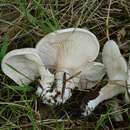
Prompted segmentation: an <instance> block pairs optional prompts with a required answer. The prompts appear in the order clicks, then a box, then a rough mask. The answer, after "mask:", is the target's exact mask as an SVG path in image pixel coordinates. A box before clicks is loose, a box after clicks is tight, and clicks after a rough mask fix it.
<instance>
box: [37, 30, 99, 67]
mask: <svg viewBox="0 0 130 130" xmlns="http://www.w3.org/2000/svg"><path fill="white" fill-rule="evenodd" d="M36 49H37V50H38V51H39V54H40V56H41V57H42V60H43V63H45V65H47V66H56V65H57V67H58V69H59V68H73V69H74V68H77V67H79V66H81V65H82V64H83V63H86V62H91V61H93V60H94V59H95V58H96V57H97V55H98V52H99V42H98V40H97V38H96V37H95V35H94V34H93V33H91V32H90V31H88V30H85V29H79V28H70V29H64V30H59V31H56V32H53V33H50V34H48V35H46V36H45V37H44V38H43V39H42V40H40V42H39V43H38V44H37V46H36ZM57 62H58V63H57ZM56 63H57V64H56Z"/></svg>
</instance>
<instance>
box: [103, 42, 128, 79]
mask: <svg viewBox="0 0 130 130" xmlns="http://www.w3.org/2000/svg"><path fill="white" fill-rule="evenodd" d="M102 57H103V62H104V65H105V67H106V69H107V73H108V77H109V78H110V80H123V81H124V80H127V64H126V61H125V59H124V58H123V56H122V55H121V53H120V50H119V48H118V46H117V45H116V43H115V42H114V41H113V40H109V41H107V43H106V44H105V46H104V49H103V53H102Z"/></svg>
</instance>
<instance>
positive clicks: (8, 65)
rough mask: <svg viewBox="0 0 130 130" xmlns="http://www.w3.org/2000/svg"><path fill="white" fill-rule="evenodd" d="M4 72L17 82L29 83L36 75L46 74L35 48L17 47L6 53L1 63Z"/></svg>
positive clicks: (21, 83)
mask: <svg viewBox="0 0 130 130" xmlns="http://www.w3.org/2000/svg"><path fill="white" fill-rule="evenodd" d="M1 67H2V70H3V72H4V73H5V74H6V75H7V76H9V77H10V78H11V79H12V80H14V81H15V82H16V83H17V84H19V85H23V84H29V83H31V82H32V81H34V80H35V79H36V77H39V76H40V77H43V75H46V70H45V67H44V64H43V63H42V61H41V59H40V57H39V55H38V54H37V50H36V49H33V48H24V49H16V50H13V51H11V52H9V53H7V54H6V55H5V57H4V58H3V60H2V64H1Z"/></svg>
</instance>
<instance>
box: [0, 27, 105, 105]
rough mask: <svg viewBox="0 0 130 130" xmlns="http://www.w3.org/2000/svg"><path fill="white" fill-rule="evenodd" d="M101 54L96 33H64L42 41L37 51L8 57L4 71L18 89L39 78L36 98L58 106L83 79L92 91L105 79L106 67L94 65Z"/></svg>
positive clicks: (61, 32) (13, 53)
mask: <svg viewBox="0 0 130 130" xmlns="http://www.w3.org/2000/svg"><path fill="white" fill-rule="evenodd" d="M98 53H99V42H98V40H97V38H96V36H95V35H94V34H93V33H91V32H90V31H88V30H85V29H79V28H69V29H63V30H58V31H55V32H52V33H50V34H48V35H46V36H45V37H43V38H42V39H41V40H40V41H39V42H38V44H37V45H36V48H35V49H33V48H25V49H17V50H13V51H11V52H9V53H7V54H6V55H5V57H4V59H3V61H2V70H3V72H4V73H5V74H6V75H7V76H9V77H10V78H11V79H12V80H14V81H15V82H16V83H17V84H19V85H22V84H29V83H31V82H32V81H34V80H35V78H36V77H39V76H40V79H39V85H38V86H37V91H36V94H37V95H38V96H41V97H42V100H43V103H46V104H51V105H52V104H56V105H57V104H60V103H64V102H65V101H66V100H68V99H69V98H70V97H71V95H72V90H73V89H74V88H75V87H79V88H81V86H82V85H79V81H80V80H81V81H82V77H85V79H87V80H88V81H87V84H88V85H87V86H88V88H91V87H93V86H94V85H95V84H96V82H97V81H98V80H100V79H101V78H102V77H103V76H104V74H105V71H104V65H103V64H101V63H98V62H93V61H94V60H95V59H96V57H97V56H98ZM51 69H53V70H54V71H55V72H54V73H53V72H51ZM81 84H82V82H81ZM84 88H85V87H84Z"/></svg>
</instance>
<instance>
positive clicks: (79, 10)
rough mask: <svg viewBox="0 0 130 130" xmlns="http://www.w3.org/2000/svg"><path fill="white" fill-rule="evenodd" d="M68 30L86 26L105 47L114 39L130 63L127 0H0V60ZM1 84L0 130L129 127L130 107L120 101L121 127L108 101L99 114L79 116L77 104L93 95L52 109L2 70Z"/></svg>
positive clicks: (83, 94)
mask: <svg viewBox="0 0 130 130" xmlns="http://www.w3.org/2000/svg"><path fill="white" fill-rule="evenodd" d="M69 27H81V28H88V29H89V30H90V31H92V32H93V33H94V34H95V35H96V36H97V37H98V39H99V41H100V45H101V48H102V47H103V45H104V43H105V41H106V40H107V39H109V38H110V39H114V40H116V41H117V42H118V44H119V47H120V49H121V51H122V53H123V55H124V56H125V58H126V59H128V53H129V44H130V1H129V0H106V1H105V0H80V2H79V1H78V0H44V1H43V0H0V43H1V44H0V60H2V58H3V56H4V55H5V54H6V52H8V51H10V50H13V49H16V48H23V47H34V46H35V45H36V43H37V42H38V41H39V40H40V38H42V37H43V36H45V34H47V33H49V32H52V31H54V30H57V29H60V28H69ZM0 86H1V87H0V130H23V129H24V130H65V129H67V130H85V129H86V130H87V129H90V130H91V129H92V130H94V129H95V130H101V129H102V130H105V129H108V128H109V129H113V130H115V129H121V128H122V129H124V130H126V129H129V128H130V124H129V121H130V115H129V108H130V107H129V106H128V105H125V104H122V103H120V104H121V108H120V109H119V110H118V113H122V114H123V116H124V121H122V122H120V123H118V122H115V121H114V120H113V118H112V115H113V114H114V113H115V112H116V111H114V112H113V111H111V107H106V106H107V105H106V103H105V102H104V103H103V104H101V105H100V106H99V107H98V108H97V109H96V111H95V112H94V113H95V114H92V116H90V117H88V118H86V119H82V118H81V117H80V116H78V115H77V113H78V111H79V109H80V108H79V102H81V101H82V100H83V101H84V99H90V98H91V95H90V96H89V93H86V92H79V91H75V92H74V98H73V97H72V99H71V101H70V102H68V103H66V104H65V105H63V106H60V107H53V108H52V107H50V106H47V105H44V104H42V102H41V100H40V99H38V98H37V97H36V95H35V89H34V88H33V87H32V86H31V85H30V86H28V87H26V86H17V85H16V84H15V83H13V82H12V81H11V80H10V79H9V78H8V77H7V76H5V75H4V74H3V73H2V72H1V71H0ZM92 91H93V94H96V92H97V91H96V90H92ZM77 101H79V102H77ZM120 101H121V100H120Z"/></svg>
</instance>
